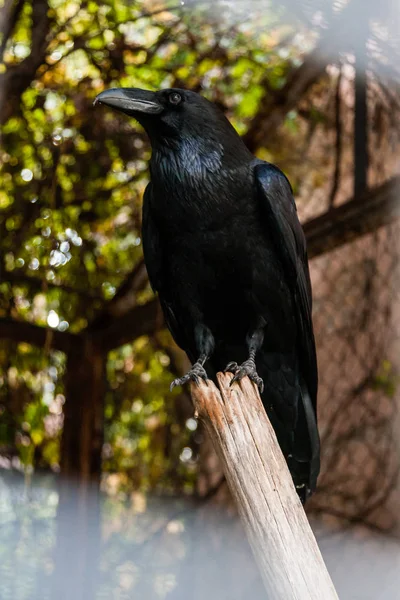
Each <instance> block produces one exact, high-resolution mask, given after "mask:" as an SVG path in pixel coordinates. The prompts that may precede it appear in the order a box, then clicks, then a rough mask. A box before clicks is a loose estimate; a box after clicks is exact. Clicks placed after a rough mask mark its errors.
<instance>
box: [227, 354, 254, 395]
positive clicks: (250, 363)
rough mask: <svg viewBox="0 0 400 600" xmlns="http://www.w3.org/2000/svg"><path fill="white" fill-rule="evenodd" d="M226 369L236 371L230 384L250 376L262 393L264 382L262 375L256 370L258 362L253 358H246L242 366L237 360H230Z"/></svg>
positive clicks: (230, 371)
mask: <svg viewBox="0 0 400 600" xmlns="http://www.w3.org/2000/svg"><path fill="white" fill-rule="evenodd" d="M225 371H229V373H234V375H233V377H232V381H231V383H230V385H232V384H233V383H235V381H240V380H241V379H243V377H246V376H247V377H248V378H249V379H250V380H251V381H253V383H255V384H256V386H257V387H258V389H259V391H260V394H262V393H263V391H264V382H263V380H262V379H261V377H260V376H259V375H258V373H257V370H256V363H255V362H254V360H253V359H252V358H249V359H248V360H246V361H245V362H244V363H243V364H241V365H240V366H239V365H238V364H237V363H235V362H230V363H229V364H227V365H226V368H225Z"/></svg>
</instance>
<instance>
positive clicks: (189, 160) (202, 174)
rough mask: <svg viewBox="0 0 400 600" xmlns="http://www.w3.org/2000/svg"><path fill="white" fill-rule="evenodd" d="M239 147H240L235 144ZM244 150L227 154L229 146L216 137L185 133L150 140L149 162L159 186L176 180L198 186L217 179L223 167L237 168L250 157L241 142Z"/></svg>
mask: <svg viewBox="0 0 400 600" xmlns="http://www.w3.org/2000/svg"><path fill="white" fill-rule="evenodd" d="M239 148H240V147H239ZM243 149H244V152H243V153H242V154H241V153H240V152H239V153H237V152H236V153H235V154H234V155H231V152H230V149H226V148H225V147H224V145H223V144H222V143H220V142H218V141H215V140H210V139H206V138H201V137H185V138H183V139H180V140H168V141H163V143H161V144H153V154H152V158H151V163H150V169H151V175H152V179H157V180H158V181H159V182H160V183H162V185H163V186H166V187H170V186H171V185H173V186H176V185H177V184H178V185H179V184H185V185H186V186H190V187H192V186H198V185H201V184H204V183H205V182H206V181H207V180H208V183H210V182H211V181H212V180H215V181H216V180H217V179H218V177H217V176H218V174H220V175H221V176H223V174H224V173H225V172H227V171H234V170H235V169H240V168H242V167H243V166H244V165H246V164H248V163H249V162H250V160H251V158H252V156H251V154H250V153H249V152H248V150H247V148H246V147H245V146H244V145H243Z"/></svg>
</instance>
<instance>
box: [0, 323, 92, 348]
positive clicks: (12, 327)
mask: <svg viewBox="0 0 400 600" xmlns="http://www.w3.org/2000/svg"><path fill="white" fill-rule="evenodd" d="M0 339H6V340H12V341H13V342H16V343H18V342H26V343H27V344H33V345H34V346H39V347H44V346H47V347H49V348H55V349H56V350H61V352H70V351H72V350H73V349H75V348H79V347H80V346H81V344H82V340H83V337H82V336H80V335H77V334H74V333H69V332H68V331H63V332H61V331H57V330H56V329H50V328H48V327H40V326H39V325H34V324H33V323H27V322H26V321H15V320H14V319H10V318H0Z"/></svg>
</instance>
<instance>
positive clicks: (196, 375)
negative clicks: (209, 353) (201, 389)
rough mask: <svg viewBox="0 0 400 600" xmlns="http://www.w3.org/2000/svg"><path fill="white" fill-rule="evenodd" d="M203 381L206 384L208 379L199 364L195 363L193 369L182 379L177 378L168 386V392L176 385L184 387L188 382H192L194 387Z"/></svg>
mask: <svg viewBox="0 0 400 600" xmlns="http://www.w3.org/2000/svg"><path fill="white" fill-rule="evenodd" d="M201 379H203V381H205V382H206V383H207V380H208V377H207V373H206V370H205V368H204V367H203V365H202V364H201V363H199V362H195V363H194V365H193V367H192V368H191V369H190V371H188V372H187V373H186V375H184V376H183V377H178V378H177V379H174V381H173V382H172V383H171V385H170V386H169V389H170V391H171V392H172V390H173V389H174V387H176V386H177V385H184V384H185V383H187V382H188V381H194V382H195V384H196V385H199V384H200V380H201Z"/></svg>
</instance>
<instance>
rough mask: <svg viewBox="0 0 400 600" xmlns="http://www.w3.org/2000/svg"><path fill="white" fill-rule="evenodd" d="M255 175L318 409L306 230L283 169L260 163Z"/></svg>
mask: <svg viewBox="0 0 400 600" xmlns="http://www.w3.org/2000/svg"><path fill="white" fill-rule="evenodd" d="M255 178H256V182H257V187H258V197H259V200H260V204H261V210H262V213H263V215H264V218H265V219H266V221H267V227H268V234H269V235H270V236H272V240H273V243H274V246H275V249H276V252H277V255H278V256H279V258H280V261H281V263H282V265H283V268H284V272H285V274H286V280H287V284H288V286H289V288H290V290H291V292H292V297H293V299H294V308H295V311H296V315H295V317H296V322H297V325H298V328H299V345H300V348H299V350H300V352H299V359H300V365H301V371H302V375H303V377H304V380H305V383H306V385H307V388H308V391H309V394H310V396H311V399H312V401H313V405H314V409H315V410H316V397H317V387H318V374H317V360H316V353H315V342H314V333H313V326H312V320H311V309H312V297H311V282H310V273H309V269H308V260H307V249H306V241H305V237H304V233H303V229H302V227H301V225H300V222H299V219H298V217H297V210H296V205H295V202H294V199H293V194H292V188H291V186H290V183H289V181H288V180H287V179H286V177H285V175H284V174H283V173H282V171H280V170H279V169H278V168H277V167H275V166H274V165H271V164H268V163H260V164H257V165H256V167H255Z"/></svg>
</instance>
